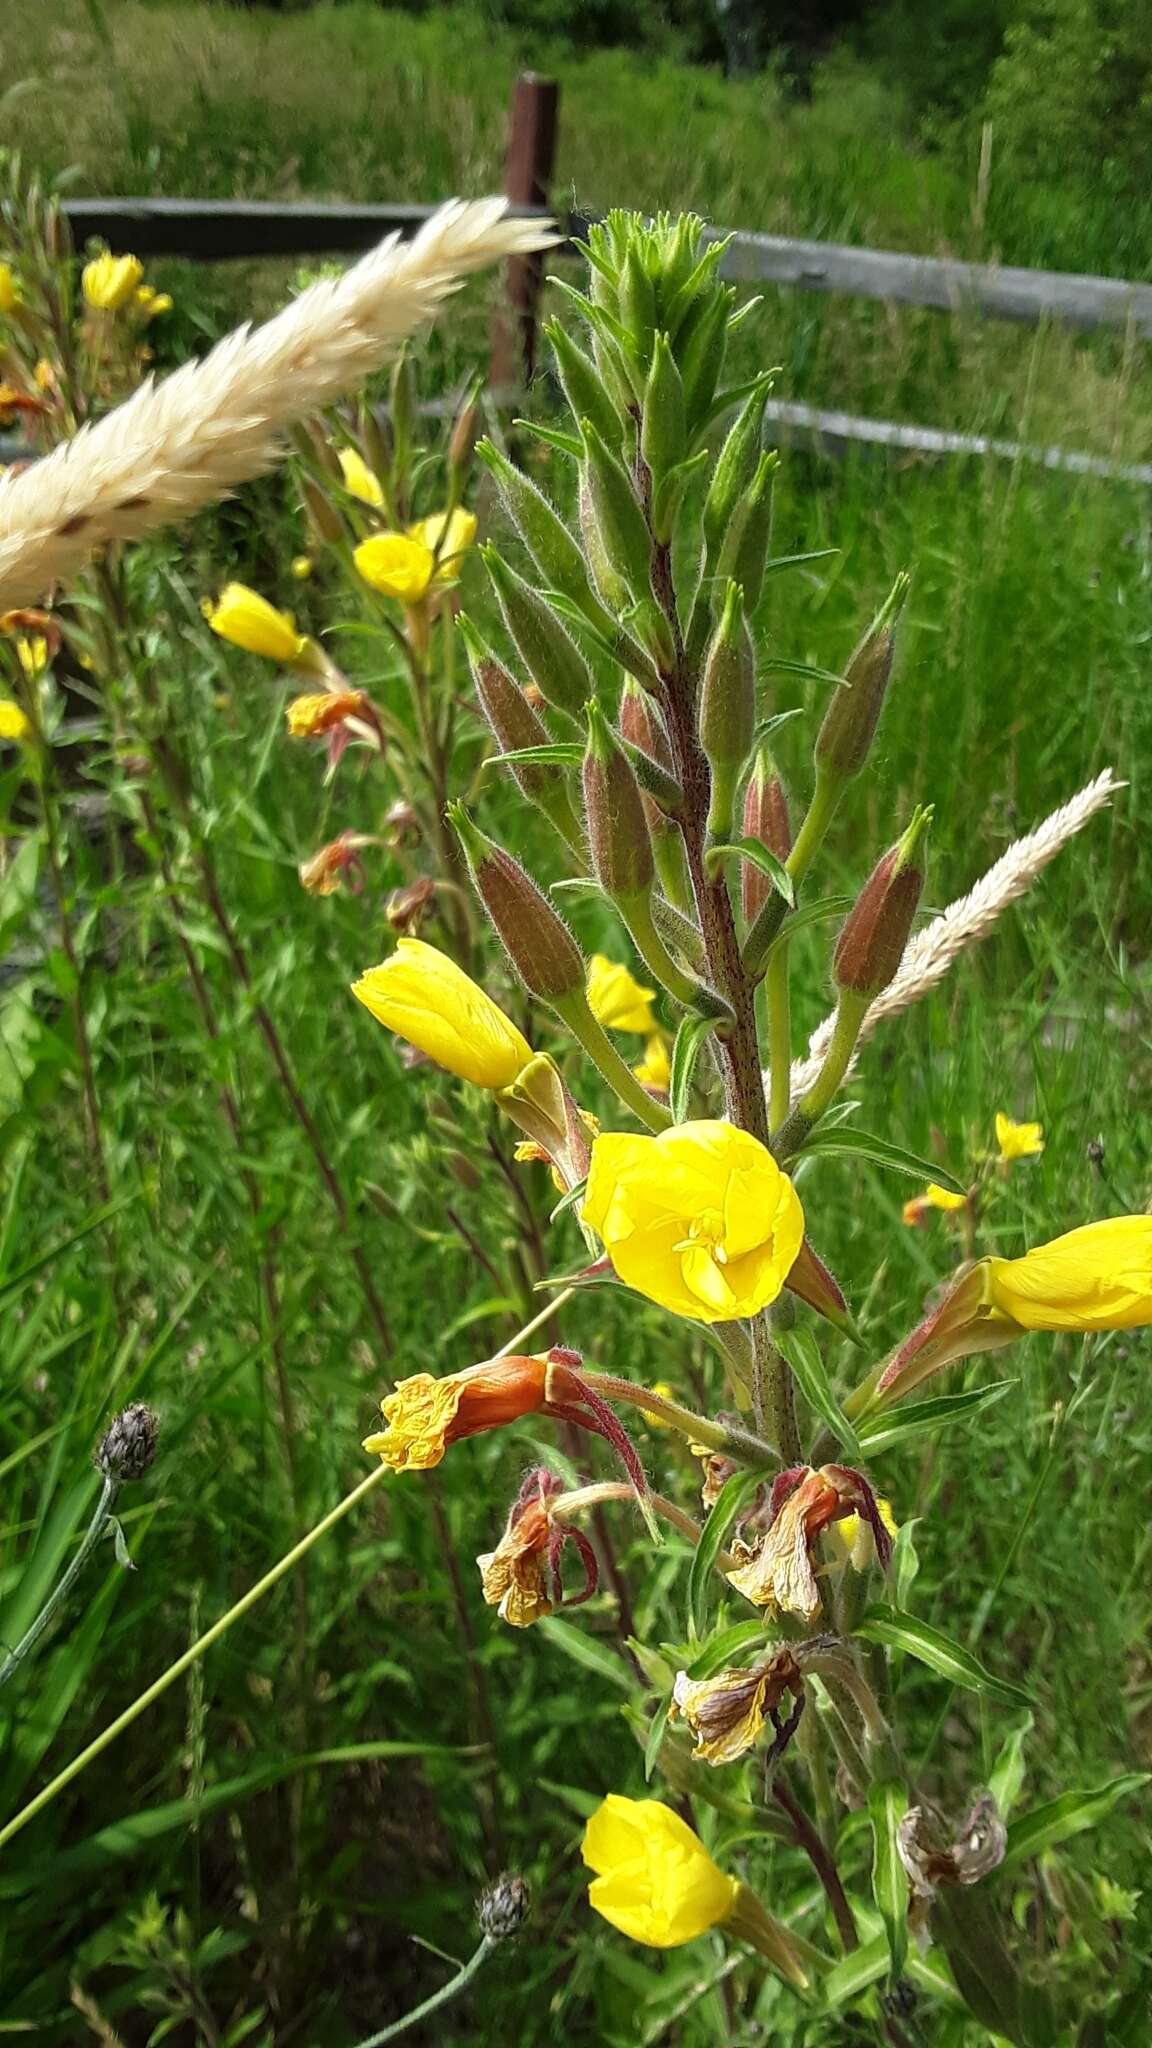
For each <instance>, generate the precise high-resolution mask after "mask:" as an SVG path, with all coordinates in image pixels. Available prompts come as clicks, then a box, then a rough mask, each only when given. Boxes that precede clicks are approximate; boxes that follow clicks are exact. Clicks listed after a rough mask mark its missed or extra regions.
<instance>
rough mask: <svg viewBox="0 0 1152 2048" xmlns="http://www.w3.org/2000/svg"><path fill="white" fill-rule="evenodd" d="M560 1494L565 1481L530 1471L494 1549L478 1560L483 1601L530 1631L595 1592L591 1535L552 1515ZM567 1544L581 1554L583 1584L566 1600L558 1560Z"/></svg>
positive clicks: (551, 1474) (543, 1471)
mask: <svg viewBox="0 0 1152 2048" xmlns="http://www.w3.org/2000/svg"><path fill="white" fill-rule="evenodd" d="M562 1491H563V1481H562V1480H561V1479H558V1478H557V1476H556V1474H555V1473H554V1472H549V1471H548V1469H547V1467H546V1466H540V1467H539V1468H538V1469H537V1470H536V1471H534V1472H530V1473H529V1474H528V1477H527V1479H526V1480H525V1481H524V1484H523V1486H522V1487H521V1489H520V1493H519V1495H518V1497H517V1499H516V1501H515V1502H514V1503H513V1507H512V1512H511V1514H510V1515H509V1517H508V1525H507V1528H506V1529H505V1531H504V1534H503V1536H502V1537H501V1538H500V1541H499V1543H498V1544H497V1546H496V1548H495V1550H491V1551H489V1552H488V1553H487V1554H486V1555H485V1556H484V1557H478V1558H477V1560H476V1562H477V1564H478V1565H479V1567H480V1577H481V1581H482V1584H483V1589H484V1598H485V1601H486V1602H487V1604H488V1606H489V1607H495V1608H496V1609H497V1611H498V1613H499V1615H500V1619H501V1621H506V1622H508V1623H509V1624H510V1626H511V1627H512V1628H529V1627H530V1626H531V1624H532V1623H533V1622H534V1621H540V1620H541V1619H542V1618H543V1617H544V1616H545V1615H546V1614H551V1613H552V1612H553V1610H554V1609H555V1608H557V1607H578V1606H579V1605H580V1604H581V1602H582V1601H584V1600H588V1599H590V1598H591V1596H592V1594H593V1593H594V1592H595V1591H596V1587H597V1584H598V1578H599V1574H598V1571H597V1566H596V1554H595V1552H594V1550H593V1549H592V1546H591V1544H590V1543H589V1542H588V1539H587V1537H586V1536H583V1535H582V1534H581V1532H580V1530H579V1529H574V1528H571V1527H569V1526H568V1525H567V1524H565V1523H564V1522H561V1521H558V1520H556V1519H555V1518H554V1517H553V1515H552V1512H551V1502H552V1500H553V1499H554V1498H555V1497H556V1495H557V1494H559V1493H561V1492H562ZM568 1542H571V1543H573V1544H575V1546H576V1548H577V1550H578V1551H579V1553H580V1557H581V1560H582V1562H583V1565H584V1586H583V1589H582V1590H581V1591H580V1592H579V1593H576V1594H570V1595H568V1596H567V1597H565V1594H564V1589H563V1586H562V1584H561V1580H560V1558H561V1553H562V1551H563V1549H564V1545H565V1543H568Z"/></svg>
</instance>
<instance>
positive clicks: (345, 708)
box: [284, 689, 384, 775]
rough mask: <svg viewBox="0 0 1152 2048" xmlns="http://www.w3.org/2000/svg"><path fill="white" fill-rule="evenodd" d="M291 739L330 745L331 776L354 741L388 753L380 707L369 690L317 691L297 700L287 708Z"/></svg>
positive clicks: (329, 769)
mask: <svg viewBox="0 0 1152 2048" xmlns="http://www.w3.org/2000/svg"><path fill="white" fill-rule="evenodd" d="M284 715H285V717H286V718H287V720H288V733H289V737H290V738H291V739H294V740H320V739H326V740H327V742H328V773H329V774H330V775H331V774H333V773H334V771H335V769H336V768H337V767H338V765H339V762H340V759H341V756H342V755H343V753H344V751H345V749H346V748H347V747H348V746H349V745H350V743H351V742H352V740H354V739H358V740H365V741H368V742H370V743H374V744H375V745H376V747H377V748H378V749H379V751H380V752H381V753H383V751H384V734H383V730H382V728H381V725H380V720H379V717H378V715H377V712H376V707H375V705H374V704H373V702H372V699H371V698H370V697H369V696H368V694H367V692H366V691H365V690H347V689H333V690H317V691H314V692H310V693H309V694H308V695H307V696H306V697H294V698H293V699H292V702H291V703H290V704H289V705H288V706H287V708H286V711H285V714H284Z"/></svg>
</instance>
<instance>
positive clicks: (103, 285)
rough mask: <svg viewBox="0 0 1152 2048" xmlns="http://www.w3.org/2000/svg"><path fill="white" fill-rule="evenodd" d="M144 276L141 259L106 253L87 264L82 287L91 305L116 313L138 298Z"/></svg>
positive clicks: (102, 310)
mask: <svg viewBox="0 0 1152 2048" xmlns="http://www.w3.org/2000/svg"><path fill="white" fill-rule="evenodd" d="M143 275H144V265H143V264H142V263H141V261H140V258H139V257H138V256H113V255H111V254H110V252H108V251H107V250H106V251H105V253H104V255H103V256H96V257H94V258H93V260H92V262H91V263H86V264H85V265H84V269H83V272H82V273H81V278H80V285H81V290H82V291H83V293H84V297H85V298H86V299H87V301H88V304H89V305H90V306H94V307H95V308H96V310H97V311H98V312H101V313H117V312H119V310H120V308H121V307H122V306H126V305H127V304H128V301H129V299H131V298H134V297H135V294H136V287H137V286H138V284H139V283H140V280H141V278H142V277H143Z"/></svg>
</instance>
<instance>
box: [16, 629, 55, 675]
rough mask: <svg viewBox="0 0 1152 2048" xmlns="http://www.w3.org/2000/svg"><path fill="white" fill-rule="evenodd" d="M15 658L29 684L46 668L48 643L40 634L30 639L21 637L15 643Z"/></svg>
mask: <svg viewBox="0 0 1152 2048" xmlns="http://www.w3.org/2000/svg"><path fill="white" fill-rule="evenodd" d="M16 658H17V660H18V661H19V663H20V666H21V668H22V669H23V671H24V673H25V675H26V676H27V678H28V680H29V682H32V681H33V680H34V679H35V678H36V677H37V676H38V675H42V674H43V672H44V670H45V669H46V668H47V666H48V642H47V640H46V639H45V638H44V635H43V634H42V633H36V634H34V635H33V636H32V638H31V639H25V638H24V637H23V636H22V637H21V638H20V639H19V640H17V642H16Z"/></svg>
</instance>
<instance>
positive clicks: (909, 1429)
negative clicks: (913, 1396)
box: [857, 1380, 1019, 1457]
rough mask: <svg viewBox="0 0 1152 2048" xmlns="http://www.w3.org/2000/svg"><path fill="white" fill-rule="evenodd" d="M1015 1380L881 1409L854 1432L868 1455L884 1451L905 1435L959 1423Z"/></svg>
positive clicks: (987, 1405)
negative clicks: (902, 1406)
mask: <svg viewBox="0 0 1152 2048" xmlns="http://www.w3.org/2000/svg"><path fill="white" fill-rule="evenodd" d="M1018 1385H1019V1381H1018V1380H994V1381H993V1383H992V1385H991V1386H990V1387H969V1388H968V1389H967V1390H966V1392H964V1393H962V1394H938V1395H937V1396H936V1397H935V1399H933V1400H931V1401H916V1402H914V1403H912V1404H911V1405H910V1406H909V1407H907V1408H895V1409H893V1410H892V1411H891V1413H890V1414H885V1412H884V1411H883V1409H881V1411H880V1412H879V1413H878V1414H876V1415H870V1416H865V1417H864V1418H862V1420H861V1422H860V1424H859V1427H858V1430H857V1435H858V1436H859V1438H860V1442H861V1443H862V1445H863V1446H864V1449H865V1450H866V1451H867V1453H868V1455H869V1457H871V1456H873V1455H874V1453H875V1452H876V1451H886V1450H888V1449H889V1448H890V1447H891V1445H892V1444H902V1443H907V1441H908V1439H909V1437H914V1436H924V1435H927V1434H932V1435H935V1434H936V1433H937V1432H938V1431H939V1430H942V1429H946V1428H947V1427H948V1424H949V1423H950V1422H963V1421H965V1420H968V1419H970V1418H971V1417H972V1416H973V1415H978V1414H979V1413H980V1411H981V1409H982V1408H991V1407H992V1406H993V1405H994V1403H995V1402H997V1401H1002V1400H1003V1398H1004V1396H1005V1394H1006V1393H1007V1392H1008V1390H1009V1388H1010V1387H1015V1386H1018Z"/></svg>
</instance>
